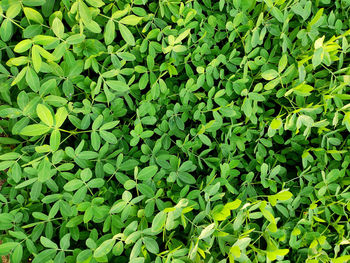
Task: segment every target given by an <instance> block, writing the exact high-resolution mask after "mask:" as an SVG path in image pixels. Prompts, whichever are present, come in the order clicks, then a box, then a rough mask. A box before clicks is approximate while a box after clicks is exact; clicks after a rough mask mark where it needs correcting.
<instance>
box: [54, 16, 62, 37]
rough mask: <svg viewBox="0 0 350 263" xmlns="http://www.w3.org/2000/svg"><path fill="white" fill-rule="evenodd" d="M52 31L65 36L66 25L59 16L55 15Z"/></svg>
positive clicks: (59, 35)
mask: <svg viewBox="0 0 350 263" xmlns="http://www.w3.org/2000/svg"><path fill="white" fill-rule="evenodd" d="M52 31H53V33H54V34H55V35H56V36H57V37H59V38H63V35H64V25H63V23H62V21H61V20H60V19H59V18H58V17H55V18H54V19H53V21H52Z"/></svg>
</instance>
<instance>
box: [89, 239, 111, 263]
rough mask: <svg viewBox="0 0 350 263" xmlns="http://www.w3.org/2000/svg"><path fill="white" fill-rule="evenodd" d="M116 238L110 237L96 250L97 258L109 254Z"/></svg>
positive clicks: (95, 255)
mask: <svg viewBox="0 0 350 263" xmlns="http://www.w3.org/2000/svg"><path fill="white" fill-rule="evenodd" d="M114 244H115V239H108V240H106V241H104V242H103V243H102V244H101V245H100V246H99V247H98V248H97V249H96V250H95V252H94V257H95V258H101V257H103V256H105V255H107V254H108V253H109V252H110V251H111V250H112V248H113V246H114Z"/></svg>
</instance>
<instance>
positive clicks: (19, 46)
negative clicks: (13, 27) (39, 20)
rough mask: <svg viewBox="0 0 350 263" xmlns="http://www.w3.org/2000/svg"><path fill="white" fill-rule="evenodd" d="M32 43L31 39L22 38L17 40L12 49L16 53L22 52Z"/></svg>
mask: <svg viewBox="0 0 350 263" xmlns="http://www.w3.org/2000/svg"><path fill="white" fill-rule="evenodd" d="M32 44H33V42H32V40H31V39H24V40H22V41H20V42H18V43H17V45H16V46H15V48H14V49H13V50H14V51H15V52H17V53H23V52H25V51H27V50H28V49H30V48H31V47H32Z"/></svg>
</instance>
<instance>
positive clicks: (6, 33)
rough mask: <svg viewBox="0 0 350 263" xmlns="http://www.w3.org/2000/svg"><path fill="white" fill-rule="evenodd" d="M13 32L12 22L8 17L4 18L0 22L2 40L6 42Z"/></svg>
mask: <svg viewBox="0 0 350 263" xmlns="http://www.w3.org/2000/svg"><path fill="white" fill-rule="evenodd" d="M12 34H13V24H12V22H11V21H10V19H8V18H6V19H5V20H4V21H2V23H1V27H0V36H1V39H2V41H4V42H7V41H9V40H10V39H11V36H12Z"/></svg>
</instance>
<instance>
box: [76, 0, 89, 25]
mask: <svg viewBox="0 0 350 263" xmlns="http://www.w3.org/2000/svg"><path fill="white" fill-rule="evenodd" d="M78 5H79V15H80V17H81V19H82V20H83V22H84V24H85V25H88V24H89V23H90V22H91V21H92V15H91V12H90V9H89V8H88V7H87V5H86V4H85V3H84V2H83V1H78Z"/></svg>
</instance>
